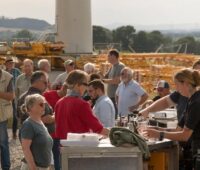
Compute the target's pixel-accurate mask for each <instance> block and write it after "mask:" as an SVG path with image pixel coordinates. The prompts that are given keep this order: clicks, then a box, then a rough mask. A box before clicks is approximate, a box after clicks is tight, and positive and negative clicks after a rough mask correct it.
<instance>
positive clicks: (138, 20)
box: [0, 0, 200, 26]
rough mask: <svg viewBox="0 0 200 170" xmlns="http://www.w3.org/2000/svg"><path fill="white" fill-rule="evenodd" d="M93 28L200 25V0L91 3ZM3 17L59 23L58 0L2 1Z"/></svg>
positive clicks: (103, 0) (97, 0)
mask: <svg viewBox="0 0 200 170" xmlns="http://www.w3.org/2000/svg"><path fill="white" fill-rule="evenodd" d="M80 1H84V0H80ZM91 3H92V24H93V25H101V26H108V25H112V24H121V25H124V24H130V25H166V24H187V23H192V24H200V0H91ZM0 16H5V17H9V18H18V17H28V18H37V19H42V20H46V21H47V22H49V23H50V24H54V23H55V0H0Z"/></svg>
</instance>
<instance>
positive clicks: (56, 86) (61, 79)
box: [52, 71, 67, 89]
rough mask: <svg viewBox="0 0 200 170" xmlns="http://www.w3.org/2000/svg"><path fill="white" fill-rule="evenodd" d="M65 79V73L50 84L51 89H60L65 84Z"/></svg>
mask: <svg viewBox="0 0 200 170" xmlns="http://www.w3.org/2000/svg"><path fill="white" fill-rule="evenodd" d="M66 78H67V72H66V71H65V72H64V73H61V74H59V75H58V76H57V77H56V79H55V81H54V82H53V83H52V87H53V88H54V89H60V88H61V86H62V85H63V83H64V82H65V80H66Z"/></svg>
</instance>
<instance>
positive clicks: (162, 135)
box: [159, 132, 165, 141]
mask: <svg viewBox="0 0 200 170" xmlns="http://www.w3.org/2000/svg"><path fill="white" fill-rule="evenodd" d="M164 135H165V132H160V136H159V140H160V141H161V140H163V139H164Z"/></svg>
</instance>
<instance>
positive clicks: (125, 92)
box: [116, 80, 146, 116]
mask: <svg viewBox="0 0 200 170" xmlns="http://www.w3.org/2000/svg"><path fill="white" fill-rule="evenodd" d="M145 93H146V92H145V90H144V89H143V88H142V87H141V86H140V85H139V84H138V83H137V82H136V81H135V80H131V81H129V82H128V84H127V85H125V84H124V83H123V82H121V83H120V84H119V86H118V88H117V90H116V95H117V96H118V114H119V115H121V116H128V114H129V107H130V106H135V105H136V104H138V102H139V100H140V99H141V96H142V95H144V94H145Z"/></svg>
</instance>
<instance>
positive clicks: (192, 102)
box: [147, 69, 200, 163]
mask: <svg viewBox="0 0 200 170" xmlns="http://www.w3.org/2000/svg"><path fill="white" fill-rule="evenodd" d="M174 82H175V84H176V89H177V91H178V92H179V93H180V94H181V95H183V96H185V97H188V98H189V100H188V103H187V107H186V110H185V114H184V116H183V118H182V119H183V120H184V121H182V122H184V125H181V122H180V123H179V128H178V129H179V130H178V131H176V132H161V131H159V130H155V129H148V130H147V133H148V136H149V137H157V138H160V139H162V138H168V139H171V140H176V141H187V140H188V139H189V138H190V137H191V140H192V154H193V159H194V163H195V160H196V159H195V158H196V155H197V150H198V149H200V91H199V90H198V86H200V73H199V72H198V71H196V70H193V69H183V70H181V71H179V72H177V73H176V74H175V76H174ZM181 127H182V128H181Z"/></svg>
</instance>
